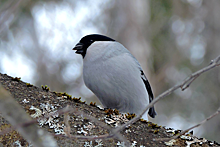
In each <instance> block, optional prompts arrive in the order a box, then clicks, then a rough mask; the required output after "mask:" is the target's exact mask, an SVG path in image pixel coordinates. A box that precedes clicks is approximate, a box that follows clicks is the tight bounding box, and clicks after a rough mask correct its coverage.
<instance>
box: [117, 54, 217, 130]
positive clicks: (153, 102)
mask: <svg viewBox="0 0 220 147" xmlns="http://www.w3.org/2000/svg"><path fill="white" fill-rule="evenodd" d="M219 62H220V55H219V56H218V57H216V58H215V59H214V60H212V62H211V64H210V65H209V66H207V67H204V68H202V69H200V70H198V71H197V72H195V73H193V74H191V76H189V77H188V78H186V79H185V80H184V81H183V82H182V83H180V84H178V85H176V86H174V87H172V88H170V89H168V90H167V91H165V92H163V93H162V94H160V95H159V96H157V97H156V98H155V99H154V100H153V101H152V102H151V103H150V104H149V105H148V106H147V107H146V108H145V109H144V111H143V112H142V113H141V114H140V115H138V116H137V117H135V118H133V119H132V120H130V121H129V122H127V123H126V124H123V125H122V126H121V127H118V128H116V129H114V130H113V133H117V132H120V131H121V130H123V129H124V128H125V127H126V126H128V125H131V124H133V123H134V122H136V121H138V120H139V119H140V118H141V117H142V116H143V115H144V114H145V113H146V112H147V110H148V109H149V108H150V107H152V106H153V105H154V104H155V103H157V102H158V101H159V100H160V99H162V98H164V97H166V96H167V95H169V94H171V93H172V92H174V91H175V90H177V89H179V88H181V87H183V86H184V85H186V84H187V83H188V86H186V87H183V90H185V89H186V88H187V87H189V86H190V84H191V83H192V82H191V80H193V81H194V79H195V78H197V77H198V76H200V75H201V74H203V73H204V72H207V71H209V70H211V69H213V68H214V67H216V66H219V65H220V63H219Z"/></svg>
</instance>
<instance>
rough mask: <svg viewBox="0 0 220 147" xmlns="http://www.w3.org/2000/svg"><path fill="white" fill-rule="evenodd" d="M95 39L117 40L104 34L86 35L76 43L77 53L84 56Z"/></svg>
mask: <svg viewBox="0 0 220 147" xmlns="http://www.w3.org/2000/svg"><path fill="white" fill-rule="evenodd" d="M95 41H115V40H114V39H111V38H109V37H107V36H104V35H99V34H91V35H87V36H84V37H83V38H82V39H81V40H80V41H79V43H77V44H76V46H75V47H74V48H73V50H76V53H77V54H81V55H82V56H83V58H84V57H85V55H86V50H87V48H88V47H89V46H90V45H91V44H92V43H93V42H95Z"/></svg>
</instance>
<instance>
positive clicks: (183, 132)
mask: <svg viewBox="0 0 220 147" xmlns="http://www.w3.org/2000/svg"><path fill="white" fill-rule="evenodd" d="M219 113H220V107H219V108H218V110H217V111H216V112H215V113H213V114H212V115H210V116H209V117H207V118H206V119H204V120H203V121H201V122H200V123H198V124H196V125H194V126H192V127H190V128H188V129H186V130H184V131H182V132H181V133H180V134H179V135H177V136H173V137H172V138H155V139H154V141H168V140H172V139H177V138H179V137H180V136H181V135H183V134H185V133H187V132H189V131H190V130H192V129H195V128H197V127H199V126H201V125H203V124H204V123H206V122H207V121H209V120H210V119H212V118H214V117H215V116H217V115H218V114H219Z"/></svg>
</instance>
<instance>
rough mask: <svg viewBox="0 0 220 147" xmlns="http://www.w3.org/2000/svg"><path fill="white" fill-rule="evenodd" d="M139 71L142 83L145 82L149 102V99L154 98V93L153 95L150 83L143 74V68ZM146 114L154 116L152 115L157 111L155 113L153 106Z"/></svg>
mask: <svg viewBox="0 0 220 147" xmlns="http://www.w3.org/2000/svg"><path fill="white" fill-rule="evenodd" d="M140 72H141V79H142V80H143V82H144V84H145V87H146V89H147V92H148V95H149V102H151V101H153V99H154V95H153V92H152V90H151V87H150V83H149V82H148V80H147V77H146V76H145V74H144V72H143V70H140ZM148 114H149V115H150V116H151V117H152V118H154V117H155V116H156V115H157V113H156V111H155V109H154V106H153V107H151V108H150V109H149V112H148Z"/></svg>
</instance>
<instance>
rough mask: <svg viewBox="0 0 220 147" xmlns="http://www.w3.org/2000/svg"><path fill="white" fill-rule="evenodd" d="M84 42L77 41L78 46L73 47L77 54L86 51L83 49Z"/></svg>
mask: <svg viewBox="0 0 220 147" xmlns="http://www.w3.org/2000/svg"><path fill="white" fill-rule="evenodd" d="M83 45H84V44H83V43H77V44H76V46H75V47H74V48H73V50H76V52H75V53H77V54H82V53H83V52H84V51H83Z"/></svg>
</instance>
